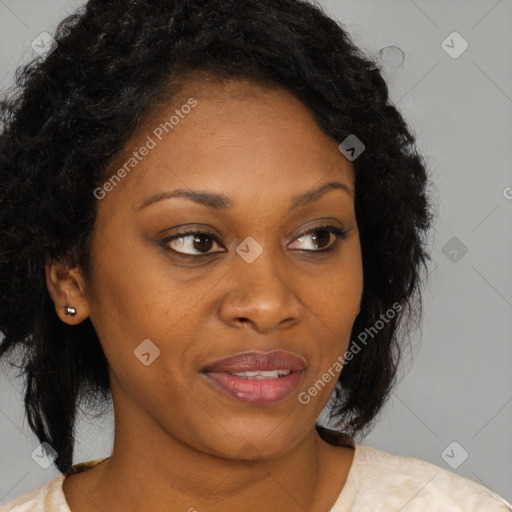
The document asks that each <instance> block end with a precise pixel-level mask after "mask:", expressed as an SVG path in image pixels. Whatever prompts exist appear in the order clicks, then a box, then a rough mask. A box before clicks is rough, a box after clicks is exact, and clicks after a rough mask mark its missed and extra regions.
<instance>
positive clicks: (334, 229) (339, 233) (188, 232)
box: [162, 222, 352, 259]
mask: <svg viewBox="0 0 512 512" xmlns="http://www.w3.org/2000/svg"><path fill="white" fill-rule="evenodd" d="M351 229H352V228H347V229H344V228H340V227H338V226H334V225H332V224H326V223H325V222H324V224H320V225H316V226H315V225H314V226H309V227H307V228H305V229H304V230H303V231H301V232H300V233H299V234H298V235H296V236H295V237H294V238H293V239H292V242H293V241H295V240H297V239H299V238H301V237H304V236H306V235H309V234H311V233H313V232H315V231H319V230H324V231H328V232H329V233H331V234H333V235H334V236H335V237H336V238H335V240H334V242H333V243H332V244H331V245H330V246H329V247H328V248H327V249H319V250H311V249H295V250H297V251H302V252H304V253H320V254H321V253H326V252H329V251H330V250H331V249H335V248H336V247H337V246H338V244H339V241H340V239H344V238H346V235H347V234H348V232H349V231H351ZM192 235H204V236H207V237H209V238H211V239H212V240H213V241H214V242H215V243H216V244H217V245H221V244H220V241H219V238H218V236H217V235H216V234H215V233H212V232H211V231H209V230H207V229H203V228H194V227H187V228H183V229H182V230H181V231H179V232H178V233H176V234H174V235H172V236H169V237H166V238H164V239H163V240H162V244H163V245H164V246H165V247H166V248H168V249H169V250H170V251H172V252H173V253H175V254H178V255H179V256H181V257H184V258H192V259H197V258H203V257H207V256H212V255H214V254H219V253H222V252H226V251H225V250H223V251H214V252H205V253H203V254H187V253H182V252H179V251H176V250H174V249H171V248H170V247H169V243H170V242H172V241H174V240H176V239H177V238H187V237H189V236H192Z"/></svg>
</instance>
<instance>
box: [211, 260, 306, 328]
mask: <svg viewBox="0 0 512 512" xmlns="http://www.w3.org/2000/svg"><path fill="white" fill-rule="evenodd" d="M271 259H274V263H275V258H272V257H271V255H270V254H269V255H268V256H266V255H265V252H263V253H262V254H261V255H260V256H259V257H258V258H257V259H256V260H255V261H253V262H252V263H247V262H245V261H239V262H238V263H237V264H236V265H235V268H233V271H232V272H231V273H230V275H229V276H228V280H229V284H228V291H227V293H226V294H225V295H224V297H223V300H222V303H221V306H220V315H221V318H222V320H223V321H224V322H225V323H226V324H227V325H230V326H238V327H239V326H240V325H241V324H248V325H250V326H252V328H253V329H254V330H256V331H257V332H259V333H264V332H268V331H271V330H273V329H278V328H284V327H290V326H292V325H295V324H296V323H298V322H299V321H300V320H301V318H302V316H303V315H304V305H303V303H302V301H301V299H300V298H299V293H300V290H298V289H297V282H295V283H294V280H293V272H292V271H291V270H286V271H285V270H284V269H283V267H282V266H278V265H276V264H272V263H271V262H270V260H271Z"/></svg>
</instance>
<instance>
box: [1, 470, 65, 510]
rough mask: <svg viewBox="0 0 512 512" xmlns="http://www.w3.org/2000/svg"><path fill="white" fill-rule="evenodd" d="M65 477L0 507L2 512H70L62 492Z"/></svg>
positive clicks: (58, 478)
mask: <svg viewBox="0 0 512 512" xmlns="http://www.w3.org/2000/svg"><path fill="white" fill-rule="evenodd" d="M62 481H63V476H60V477H57V478H54V479H53V480H50V481H49V482H47V483H45V484H43V485H42V486H40V487H38V488H37V489H33V490H31V491H28V492H26V493H24V494H22V495H20V496H18V497H17V498H14V499H13V500H11V501H9V502H8V503H6V504H5V505H1V506H0V512H29V511H30V512H69V508H67V505H66V500H65V498H64V494H63V492H62Z"/></svg>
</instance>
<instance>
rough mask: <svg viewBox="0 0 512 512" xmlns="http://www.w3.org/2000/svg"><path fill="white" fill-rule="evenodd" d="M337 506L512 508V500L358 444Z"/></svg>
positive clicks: (338, 511)
mask: <svg viewBox="0 0 512 512" xmlns="http://www.w3.org/2000/svg"><path fill="white" fill-rule="evenodd" d="M336 505H339V506H337V507H335V508H333V509H332V510H333V512H345V510H351V511H353V512H359V511H361V512H362V511H366V510H379V511H380V510H382V511H384V510H402V509H404V510H405V509H406V510H407V511H408V512H420V511H421V512H423V511H427V510H428V512H437V511H438V512H441V511H443V512H445V511H446V510H450V512H486V511H489V512H491V511H492V512H512V504H511V503H509V502H507V501H506V500H505V499H503V498H501V497H500V496H499V495H497V494H496V493H494V492H492V491H491V490H489V489H488V488H487V487H484V486H483V485H480V484H479V483H477V482H474V481H473V480H470V479H468V478H465V477H463V476H460V475H458V474H456V473H453V472H451V471H448V470H446V469H443V468H441V467H440V466H437V465H435V464H432V463H430V462H427V461H424V460H421V459H416V458H412V457H404V456H400V455H393V454H391V453H388V452H385V451H382V450H378V449H376V448H373V447H370V446H364V445H357V447H356V454H355V457H354V462H353V465H352V468H351V470H350V472H349V475H348V478H347V482H346V484H345V488H344V489H343V491H342V493H341V495H340V500H339V502H338V503H337V504H336ZM383 505H385V508H383Z"/></svg>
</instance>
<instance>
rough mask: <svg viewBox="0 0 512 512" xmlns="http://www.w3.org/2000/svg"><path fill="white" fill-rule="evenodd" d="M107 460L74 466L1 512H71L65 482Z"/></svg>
mask: <svg viewBox="0 0 512 512" xmlns="http://www.w3.org/2000/svg"><path fill="white" fill-rule="evenodd" d="M105 458H108V457H102V458H100V459H94V460H90V461H86V462H78V463H77V464H74V465H72V466H71V467H70V468H69V469H68V470H67V471H66V472H65V473H64V474H62V475H60V476H58V477H57V478H54V479H53V480H50V481H49V482H46V483H45V484H43V485H41V486H40V487H38V488H37V489H33V490H31V491H28V492H26V493H24V494H22V495H20V496H18V497H17V498H14V499H13V500H11V501H9V502H8V503H6V504H5V505H0V512H70V510H69V507H68V504H67V502H66V497H65V495H64V491H63V483H64V480H65V479H66V478H67V477H68V476H69V475H74V474H76V473H81V472H83V471H87V470H88V469H90V468H92V467H94V466H96V465H97V464H99V463H100V462H102V461H104V460H105Z"/></svg>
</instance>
